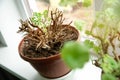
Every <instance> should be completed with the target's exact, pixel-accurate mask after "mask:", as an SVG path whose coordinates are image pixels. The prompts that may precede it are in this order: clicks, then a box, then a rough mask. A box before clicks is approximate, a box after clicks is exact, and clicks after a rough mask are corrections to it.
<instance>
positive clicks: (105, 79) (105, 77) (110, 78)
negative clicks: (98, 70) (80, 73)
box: [102, 73, 117, 80]
mask: <svg viewBox="0 0 120 80" xmlns="http://www.w3.org/2000/svg"><path fill="white" fill-rule="evenodd" d="M102 80H117V79H116V77H115V76H114V75H112V74H107V73H106V74H105V73H104V74H102Z"/></svg>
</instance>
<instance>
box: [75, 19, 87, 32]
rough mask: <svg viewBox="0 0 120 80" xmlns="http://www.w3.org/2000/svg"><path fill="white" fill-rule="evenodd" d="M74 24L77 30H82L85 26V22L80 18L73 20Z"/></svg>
mask: <svg viewBox="0 0 120 80" xmlns="http://www.w3.org/2000/svg"><path fill="white" fill-rule="evenodd" d="M74 25H75V27H76V28H77V29H78V30H83V27H84V26H85V22H84V21H82V20H76V21H75V22H74Z"/></svg>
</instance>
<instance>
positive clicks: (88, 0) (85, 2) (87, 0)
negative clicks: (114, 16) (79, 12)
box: [83, 0, 92, 7]
mask: <svg viewBox="0 0 120 80" xmlns="http://www.w3.org/2000/svg"><path fill="white" fill-rule="evenodd" d="M91 4H92V0H83V6H84V7H89V6H91Z"/></svg>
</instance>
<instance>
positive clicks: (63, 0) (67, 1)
mask: <svg viewBox="0 0 120 80" xmlns="http://www.w3.org/2000/svg"><path fill="white" fill-rule="evenodd" d="M77 2H78V0H60V3H59V5H61V6H68V5H70V6H72V5H75V4H76V3H77Z"/></svg>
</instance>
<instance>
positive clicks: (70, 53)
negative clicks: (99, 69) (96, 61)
mask: <svg viewBox="0 0 120 80" xmlns="http://www.w3.org/2000/svg"><path fill="white" fill-rule="evenodd" d="M61 53H62V58H63V60H64V61H65V62H66V63H67V65H68V66H69V67H70V68H72V69H75V68H82V67H83V66H84V64H85V63H86V62H88V61H89V48H88V47H87V46H85V45H84V44H82V43H78V42H74V41H70V42H66V43H65V44H64V46H63V48H62V50H61Z"/></svg>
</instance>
